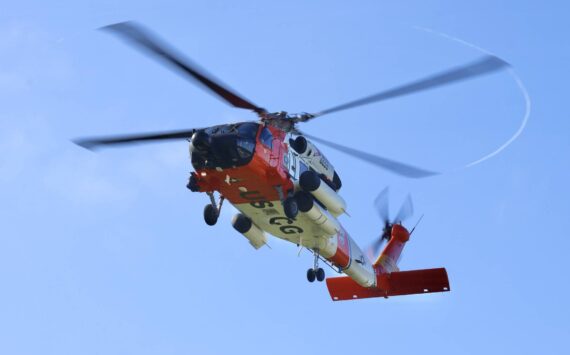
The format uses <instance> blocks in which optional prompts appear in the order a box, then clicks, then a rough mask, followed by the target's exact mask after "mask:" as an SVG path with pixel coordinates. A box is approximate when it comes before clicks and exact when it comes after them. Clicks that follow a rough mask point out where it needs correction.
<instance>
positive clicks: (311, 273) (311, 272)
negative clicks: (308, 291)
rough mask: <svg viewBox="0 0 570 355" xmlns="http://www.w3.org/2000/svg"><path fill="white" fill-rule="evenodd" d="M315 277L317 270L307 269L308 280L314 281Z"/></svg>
mask: <svg viewBox="0 0 570 355" xmlns="http://www.w3.org/2000/svg"><path fill="white" fill-rule="evenodd" d="M315 278H316V275H315V270H313V269H309V270H307V280H308V281H309V282H314V281H315Z"/></svg>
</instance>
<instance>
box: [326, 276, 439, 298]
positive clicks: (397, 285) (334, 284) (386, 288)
mask: <svg viewBox="0 0 570 355" xmlns="http://www.w3.org/2000/svg"><path fill="white" fill-rule="evenodd" d="M327 287H328V289H329V293H330V295H331V298H332V299H333V301H344V300H352V299H359V298H371V297H386V298H388V297H389V296H402V295H413V294H420V293H433V292H447V291H449V290H450V288H449V280H448V278H447V272H446V271H445V269H444V268H438V269H424V270H411V271H400V272H392V273H391V274H381V275H378V287H377V288H364V287H362V286H360V285H359V284H357V283H356V282H355V281H353V280H352V279H351V278H350V277H335V278H330V279H327Z"/></svg>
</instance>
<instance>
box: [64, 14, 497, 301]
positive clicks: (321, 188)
mask: <svg viewBox="0 0 570 355" xmlns="http://www.w3.org/2000/svg"><path fill="white" fill-rule="evenodd" d="M104 29H105V30H107V31H110V32H112V33H114V34H117V35H119V36H120V37H121V38H123V39H124V40H126V41H127V42H129V43H130V44H133V45H135V46H137V47H138V48H139V49H141V50H143V51H145V52H147V53H149V54H151V55H152V56H154V57H156V58H158V59H159V60H161V61H162V62H163V63H165V64H167V65H169V66H170V67H172V68H173V69H175V70H177V71H179V72H180V73H181V74H182V75H184V76H185V77H186V78H189V79H192V80H193V81H195V82H197V83H199V84H201V85H203V86H204V87H205V88H207V89H208V90H209V91H210V92H211V93H213V94H215V95H217V96H218V97H220V98H221V99H223V100H224V101H226V102H228V103H229V104H231V105H233V106H234V107H237V108H242V109H247V110H251V111H253V112H254V113H255V114H257V116H258V120H256V121H245V122H238V123H232V124H223V125H216V126H211V127H203V128H192V129H185V130H180V131H170V132H158V133H145V134H132V135H122V136H112V137H96V138H86V139H79V140H76V141H75V143H77V144H78V145H80V146H82V147H85V148H87V149H96V148H100V147H107V146H117V145H125V144H131V143H144V142H151V141H160V140H173V139H187V140H188V141H189V143H190V158H191V163H192V166H193V168H194V170H195V171H194V172H192V173H191V174H190V177H189V181H188V184H187V187H188V189H190V190H191V191H193V192H202V193H205V194H206V195H207V196H208V197H209V203H208V204H207V205H206V206H205V208H204V220H205V222H206V223H207V224H208V225H211V226H213V225H215V224H216V222H217V220H218V217H219V215H220V210H221V208H222V204H223V202H224V201H226V200H227V201H228V202H229V203H231V204H232V205H234V206H235V208H236V209H237V210H239V213H238V214H237V215H236V216H235V217H234V218H233V221H232V224H233V227H234V228H235V230H236V231H237V232H238V233H240V234H242V235H243V236H244V237H245V238H247V240H248V241H249V242H250V244H251V245H252V246H253V247H254V248H256V249H258V248H260V247H262V246H263V245H265V244H266V243H267V234H271V235H273V236H275V237H277V238H281V239H284V240H287V241H289V242H291V243H294V244H297V245H298V246H301V247H304V248H307V249H309V250H311V251H312V252H313V253H314V265H313V267H311V268H309V269H308V270H307V279H308V281H309V282H314V281H315V280H317V281H323V280H324V279H325V273H324V270H323V269H322V268H321V267H319V262H320V261H322V262H323V263H326V264H327V265H329V266H330V267H332V268H333V269H334V270H336V271H337V272H339V273H344V274H346V275H347V276H343V277H335V278H328V279H327V287H328V289H329V293H330V295H331V298H332V299H333V300H334V301H338V300H349V299H358V298H368V297H388V296H396V295H407V294H417V293H430V292H444V291H449V289H450V288H449V281H448V277H447V272H446V270H445V269H444V268H436V269H424V270H412V271H399V269H398V266H397V262H398V259H399V257H400V254H401V252H402V249H403V248H404V246H405V244H406V242H407V241H408V240H409V238H410V234H411V233H412V232H413V229H412V231H411V232H410V231H408V230H407V229H406V228H405V227H404V226H403V225H402V221H403V220H404V219H406V218H407V217H409V216H410V215H411V211H412V205H411V200H410V199H409V198H408V199H407V200H406V202H405V203H404V205H403V206H402V208H401V209H400V212H398V214H397V216H396V217H395V218H394V219H392V220H391V219H390V218H389V216H388V190H387V189H385V190H384V191H382V193H380V195H379V196H378V198H377V200H376V207H377V209H378V211H379V214H380V216H381V218H382V220H383V230H382V233H381V236H380V238H379V239H378V240H377V241H376V242H375V243H374V245H373V246H372V248H371V249H372V253H373V254H378V251H379V250H380V248H381V247H382V244H383V243H384V242H387V243H386V245H385V247H384V248H383V249H382V252H381V253H380V255H379V256H378V257H377V258H376V259H375V260H374V258H370V257H369V255H366V253H364V252H363V251H362V249H360V247H359V246H358V245H357V244H356V242H355V241H354V239H352V238H351V237H350V236H349V235H348V233H347V232H346V230H345V229H344V228H343V227H342V225H341V224H340V222H339V217H340V216H341V215H343V214H345V213H346V208H347V206H346V203H345V201H344V200H343V198H342V197H341V196H340V195H339V190H340V189H341V186H342V182H341V179H340V176H339V174H338V172H337V171H336V170H335V168H334V167H333V165H332V164H331V162H330V161H329V160H328V159H327V158H326V157H325V156H324V155H323V153H322V152H321V151H320V150H319V149H318V148H317V146H316V145H315V144H313V143H312V142H318V143H321V144H323V145H326V146H329V147H331V148H334V149H337V150H340V151H342V152H344V153H346V154H348V155H351V156H353V157H356V158H358V159H361V160H364V161H366V162H368V163H371V164H374V165H376V166H378V167H381V168H383V169H387V170H389V171H391V172H393V173H396V174H399V175H402V176H405V177H409V178H422V177H427V176H432V175H435V174H436V173H435V172H432V171H428V170H425V169H421V168H418V167H414V166H411V165H408V164H404V163H400V162H397V161H394V160H390V159H387V158H383V157H380V156H377V155H374V154H371V153H367V152H363V151H359V150H356V149H353V148H349V147H346V146H343V145H340V144H338V143H335V142H330V141H326V140H323V139H320V138H317V137H312V136H309V135H308V134H304V133H303V132H301V131H300V130H299V128H298V125H299V124H300V123H304V122H309V121H311V120H314V119H316V118H318V117H321V116H323V115H325V114H330V113H333V112H338V111H341V110H346V109H350V108H354V107H357V106H361V105H366V104H370V103H373V102H378V101H383V100H387V99H392V98H396V97H399V96H403V95H408V94H412V93H416V92H419V91H424V90H428V89H433V88H436V87H440V86H443V85H447V84H451V83H455V82H459V81H462V80H466V79H470V78H473V77H476V76H479V75H483V74H488V73H491V72H494V71H497V70H499V69H502V68H504V67H506V66H508V64H507V63H506V62H504V61H502V60H501V59H499V58H497V57H494V56H485V57H483V58H480V59H479V60H477V61H475V62H473V63H470V64H467V65H464V66H459V67H456V68H452V69H450V70H447V71H444V72H441V73H437V74H435V75H432V76H429V77H426V78H423V79H421V80H418V81H415V82H412V83H409V84H406V85H402V86H399V87H396V88H393V89H391V90H387V91H383V92H380V93H378V94H374V95H371V96H368V97H365V98H362V99H359V100H355V101H351V102H348V103H345V104H342V105H338V106H334V107H332V108H329V109H326V110H322V111H319V112H316V113H300V114H289V113H287V112H283V111H281V112H269V111H267V110H266V109H264V108H262V107H260V106H257V105H255V104H253V103H252V102H251V101H249V100H246V99H245V98H244V97H243V96H241V95H238V94H237V93H236V92H235V91H233V90H230V89H229V88H228V87H227V86H224V85H222V84H220V83H219V82H218V81H216V80H214V79H213V78H212V77H211V76H208V75H206V74H205V73H204V72H202V71H201V70H199V69H197V66H196V65H194V64H193V63H192V62H191V61H190V60H188V59H187V58H185V57H184V56H182V55H181V54H179V53H177V52H176V51H175V50H174V49H172V48H171V47H169V46H168V45H166V44H165V43H164V42H162V41H160V40H158V39H157V38H156V37H155V36H154V35H152V34H151V33H150V32H149V31H148V30H146V29H144V28H143V27H142V26H140V25H138V24H135V23H132V22H123V23H118V24H114V25H110V26H107V27H104ZM216 193H217V194H218V195H219V197H218V198H216V196H215V194H216ZM414 228H415V227H414Z"/></svg>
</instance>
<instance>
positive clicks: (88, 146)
mask: <svg viewBox="0 0 570 355" xmlns="http://www.w3.org/2000/svg"><path fill="white" fill-rule="evenodd" d="M72 142H73V143H74V144H76V145H78V146H80V147H81V148H84V149H87V150H89V151H91V152H94V151H95V150H96V149H97V144H95V143H93V142H91V141H88V140H84V139H76V140H72Z"/></svg>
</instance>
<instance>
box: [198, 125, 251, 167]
mask: <svg viewBox="0 0 570 355" xmlns="http://www.w3.org/2000/svg"><path fill="white" fill-rule="evenodd" d="M258 130H259V124H258V123H255V122H244V123H237V124H229V125H220V126H214V127H210V128H207V129H205V130H204V132H205V133H206V134H207V135H208V142H209V144H208V148H207V149H202V150H197V149H194V150H193V151H192V165H194V168H195V169H200V168H217V167H219V168H222V169H224V168H230V167H237V166H241V165H246V164H247V163H249V161H250V160H251V158H252V157H253V154H254V152H255V138H256V136H257V131H258Z"/></svg>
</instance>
